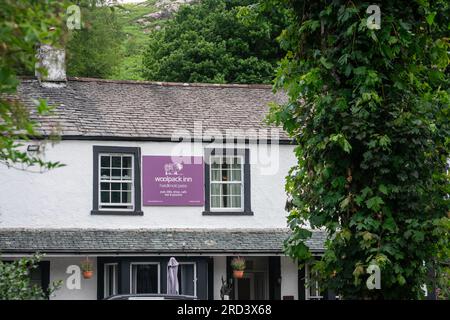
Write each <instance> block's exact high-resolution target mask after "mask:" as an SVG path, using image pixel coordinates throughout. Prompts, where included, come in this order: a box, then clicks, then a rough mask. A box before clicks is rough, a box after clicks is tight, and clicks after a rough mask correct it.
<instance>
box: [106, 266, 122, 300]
mask: <svg viewBox="0 0 450 320" xmlns="http://www.w3.org/2000/svg"><path fill="white" fill-rule="evenodd" d="M104 268H105V271H104V276H105V279H104V296H105V298H106V297H109V296H112V295H115V294H117V293H118V290H117V287H118V285H119V274H118V272H117V263H106V264H105V265H104Z"/></svg>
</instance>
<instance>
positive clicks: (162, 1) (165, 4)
mask: <svg viewBox="0 0 450 320" xmlns="http://www.w3.org/2000/svg"><path fill="white" fill-rule="evenodd" d="M194 1H195V0H149V1H145V2H141V3H136V4H122V5H121V6H120V7H118V10H117V14H118V17H119V21H120V23H121V24H122V26H123V32H124V33H125V37H124V41H123V43H122V48H123V50H122V51H123V54H124V57H123V59H122V64H121V65H120V68H119V69H118V70H117V71H116V73H115V74H114V75H113V78H114V79H128V80H142V79H143V78H142V76H141V74H140V71H141V61H142V54H143V51H144V50H145V45H146V42H147V40H148V38H149V37H150V36H151V33H152V32H154V31H155V30H159V29H160V28H162V27H163V26H164V23H165V21H166V20H167V19H170V17H171V16H172V15H173V13H174V12H176V11H177V10H178V8H179V7H180V6H181V5H183V4H189V3H191V2H194Z"/></svg>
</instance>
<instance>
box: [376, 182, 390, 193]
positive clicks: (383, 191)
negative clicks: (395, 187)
mask: <svg viewBox="0 0 450 320" xmlns="http://www.w3.org/2000/svg"><path fill="white" fill-rule="evenodd" d="M378 190H379V191H380V192H381V193H383V194H385V195H387V194H388V188H387V187H386V186H385V185H384V184H380V185H379V186H378Z"/></svg>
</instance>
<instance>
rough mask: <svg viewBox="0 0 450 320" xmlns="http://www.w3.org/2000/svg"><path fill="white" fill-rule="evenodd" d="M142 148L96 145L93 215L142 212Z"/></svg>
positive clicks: (139, 213) (138, 213)
mask: <svg viewBox="0 0 450 320" xmlns="http://www.w3.org/2000/svg"><path fill="white" fill-rule="evenodd" d="M140 175H141V173H140V149H139V148H130V147H101V146H94V196H93V210H92V214H137V215H141V214H142V211H141V195H140V193H141V180H140Z"/></svg>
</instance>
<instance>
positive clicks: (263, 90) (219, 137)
mask: <svg viewBox="0 0 450 320" xmlns="http://www.w3.org/2000/svg"><path fill="white" fill-rule="evenodd" d="M57 80H61V79H57ZM38 98H44V99H47V100H48V102H49V104H50V105H52V106H54V107H55V110H54V112H53V114H52V115H50V116H45V117H37V116H33V117H35V118H36V119H37V120H38V121H39V122H40V130H41V132H42V134H43V135H44V136H49V135H51V134H52V133H53V132H55V131H56V132H57V133H58V134H59V135H60V137H61V139H60V141H58V142H56V143H54V144H49V143H46V144H43V141H42V140H39V139H37V140H33V141H31V142H29V143H27V145H26V146H25V147H28V146H34V147H30V148H28V150H30V151H29V152H30V153H31V154H33V152H36V151H32V150H35V149H36V148H37V147H36V146H39V147H38V148H39V152H42V153H43V155H44V157H45V159H47V160H50V161H60V162H61V163H63V164H64V165H65V166H63V167H61V168H57V169H55V170H51V171H48V172H44V173H35V172H32V171H33V170H34V169H30V170H26V171H23V170H15V169H14V168H8V167H6V166H2V167H0V253H1V258H2V259H3V260H11V259H16V258H18V257H23V256H28V255H31V254H33V253H34V252H40V253H43V254H45V256H44V258H43V261H42V262H41V264H40V268H39V270H38V271H37V272H35V273H34V274H33V277H34V281H35V282H38V283H41V284H42V286H44V287H46V286H48V285H49V283H51V282H52V281H54V280H62V281H63V285H62V287H61V288H60V289H59V290H58V291H56V293H55V295H54V296H52V297H51V299H103V298H105V297H108V296H110V295H113V294H128V293H165V292H166V291H167V263H168V261H169V259H170V258H171V257H175V259H176V260H177V261H178V262H179V264H180V265H179V270H178V277H179V279H178V280H179V291H180V294H187V295H195V296H197V297H198V298H199V299H221V287H222V285H223V281H228V283H229V284H230V283H232V287H231V291H230V292H229V294H230V298H231V299H236V300H245V299H305V298H319V297H320V296H321V295H320V293H319V291H318V290H316V287H315V286H314V285H311V286H305V285H304V284H305V278H307V277H308V275H307V274H306V275H305V271H304V270H303V269H300V270H299V269H298V265H297V263H296V262H294V261H293V260H292V259H290V258H289V257H287V256H285V255H284V254H283V241H284V240H285V239H286V237H287V236H288V233H289V230H288V228H287V224H286V211H285V204H286V193H285V190H284V183H285V177H286V175H287V174H288V171H289V168H290V167H291V166H293V165H294V164H295V161H296V160H295V156H294V145H293V144H292V141H291V140H290V139H289V138H288V137H287V136H286V135H285V134H284V133H283V132H281V131H279V130H278V128H274V127H268V126H267V125H266V124H265V122H264V118H265V115H266V113H267V111H268V104H269V103H270V102H271V101H278V102H279V101H281V100H282V99H283V98H284V97H283V96H281V95H274V94H273V93H272V90H271V87H270V86H265V85H226V84H224V85H215V84H183V83H151V82H133V81H110V80H100V79H82V78H68V79H62V81H58V82H52V79H46V81H40V80H38V79H35V78H28V79H25V78H24V79H22V81H21V85H20V88H19V99H20V100H22V101H23V102H24V103H25V104H26V105H28V106H30V108H31V107H32V106H33V100H34V99H38ZM225 142H226V143H225ZM323 239H324V234H323V233H321V232H314V233H313V237H312V239H311V240H310V242H309V245H310V247H311V249H312V251H313V252H316V253H318V254H320V252H322V250H323ZM236 256H241V257H244V258H245V260H246V269H245V272H244V276H243V278H241V279H237V278H234V277H233V274H232V269H231V266H230V262H231V259H232V258H233V257H236ZM86 259H88V260H89V261H90V262H91V263H92V266H93V276H92V277H91V278H90V279H85V278H83V277H82V276H81V275H80V272H79V271H80V269H79V266H80V264H81V263H82V262H83V261H85V260H86ZM77 277H78V278H77Z"/></svg>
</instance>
